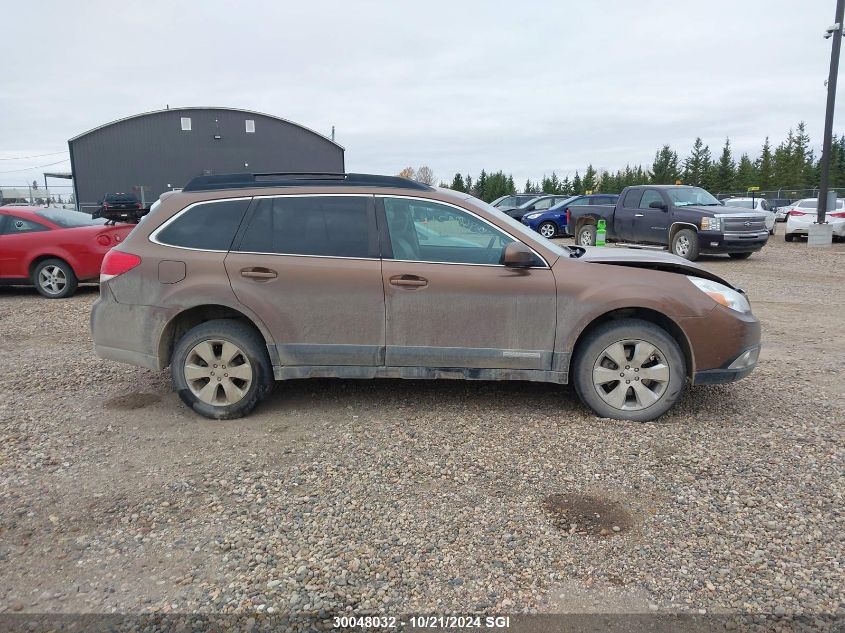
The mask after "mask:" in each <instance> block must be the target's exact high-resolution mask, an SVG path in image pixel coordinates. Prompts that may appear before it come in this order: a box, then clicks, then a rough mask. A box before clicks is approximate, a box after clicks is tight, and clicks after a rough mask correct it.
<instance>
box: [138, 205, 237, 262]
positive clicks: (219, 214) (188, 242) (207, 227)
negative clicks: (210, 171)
mask: <svg viewBox="0 0 845 633" xmlns="http://www.w3.org/2000/svg"><path fill="white" fill-rule="evenodd" d="M249 201H250V199H249V198H242V199H239V200H220V201H213V200H212V201H209V202H200V203H199V204H195V205H194V206H192V207H188V210H187V211H184V212H183V213H182V214H180V215H178V216H176V218H175V219H174V220H173V221H172V222H170V223H169V224H166V225H165V226H164V228H162V229H159V230H158V232H157V233H155V234H154V235H153V237H154V239H155V240H156V241H158V242H161V243H162V244H168V245H170V246H179V247H181V248H195V249H199V250H204V251H228V250H229V248H230V247H231V245H232V240H233V239H235V233H236V232H237V230H238V226H240V223H241V219H242V218H243V216H244V213H245V212H246V209H247V207H248V206H249Z"/></svg>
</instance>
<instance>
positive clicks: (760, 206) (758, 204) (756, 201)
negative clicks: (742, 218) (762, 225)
mask: <svg viewBox="0 0 845 633" xmlns="http://www.w3.org/2000/svg"><path fill="white" fill-rule="evenodd" d="M722 202H723V203H724V205H725V206H726V207H735V208H738V209H751V210H752V211H759V212H760V213H763V214H765V216H766V228H767V229H769V235H774V234H775V222H776V221H777V218H776V217H775V212H774V211H772V210H771V209H770V208H769V203H768V202H767V201H766V199H765V198H727V199H726V200H722Z"/></svg>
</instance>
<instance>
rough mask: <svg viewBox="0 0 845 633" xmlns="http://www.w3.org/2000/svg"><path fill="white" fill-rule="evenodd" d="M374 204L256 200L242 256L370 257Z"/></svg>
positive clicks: (363, 200) (337, 199) (358, 199)
mask: <svg viewBox="0 0 845 633" xmlns="http://www.w3.org/2000/svg"><path fill="white" fill-rule="evenodd" d="M370 199H371V198H369V197H364V196H300V197H297V196H279V197H278V198H265V199H262V200H257V201H256V207H255V210H254V211H253V213H252V218H251V220H250V221H249V226H248V227H247V229H246V231H245V232H244V235H243V239H241V242H240V245H239V246H238V250H239V251H243V252H250V253H275V254H279V255H319V256H323V257H369V256H370V246H369V243H370V240H369V235H370V229H369V217H370V214H369V201H370ZM374 239H375V237H374Z"/></svg>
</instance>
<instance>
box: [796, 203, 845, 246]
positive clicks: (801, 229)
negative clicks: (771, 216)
mask: <svg viewBox="0 0 845 633" xmlns="http://www.w3.org/2000/svg"><path fill="white" fill-rule="evenodd" d="M818 204H819V201H818V200H817V199H816V198H804V199H803V200H799V201H798V202H796V203H795V204H794V205H793V206H792V209H790V211H789V216H788V217H787V218H786V233H785V234H784V236H783V239H785V240H786V241H787V242H791V241H792V240H794V239H795V238H797V237H798V236H799V235H807V231H808V230H809V228H810V225H812V224H813V223H815V221H816V219H817V214H818ZM825 220H826V221H827V222H828V223H830V225H831V226H832V227H833V237H834V238H837V237H838V238H840V239H842V238H845V201H843V200H842V198H837V200H836V209H829V210H828V211H827V213H826V214H825Z"/></svg>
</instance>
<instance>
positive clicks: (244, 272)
mask: <svg viewBox="0 0 845 633" xmlns="http://www.w3.org/2000/svg"><path fill="white" fill-rule="evenodd" d="M278 276H279V273H277V272H276V271H275V270H270V269H269V268H242V269H241V277H246V278H247V279H258V280H260V281H267V280H270V279H275V278H276V277H278Z"/></svg>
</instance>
